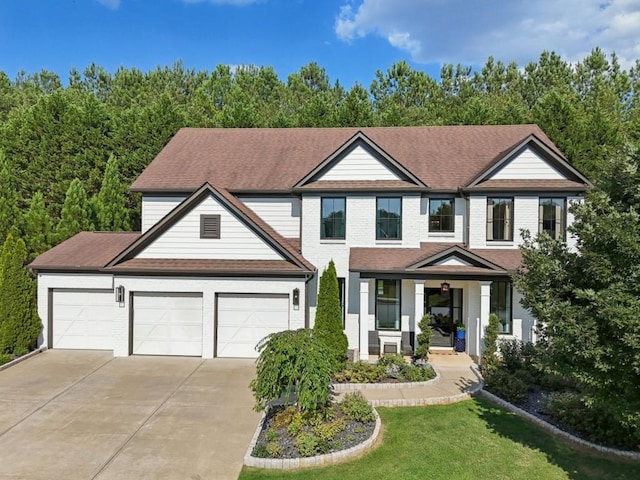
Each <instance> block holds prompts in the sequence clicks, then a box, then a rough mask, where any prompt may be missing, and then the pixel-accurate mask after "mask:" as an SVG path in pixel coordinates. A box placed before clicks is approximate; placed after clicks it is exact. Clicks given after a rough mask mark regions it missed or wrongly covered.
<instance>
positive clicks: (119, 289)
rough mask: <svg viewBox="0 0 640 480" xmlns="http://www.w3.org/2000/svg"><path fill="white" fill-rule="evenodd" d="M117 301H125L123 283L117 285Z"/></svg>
mask: <svg viewBox="0 0 640 480" xmlns="http://www.w3.org/2000/svg"><path fill="white" fill-rule="evenodd" d="M116 302H118V303H122V302H124V287H123V286H122V285H120V286H119V287H116Z"/></svg>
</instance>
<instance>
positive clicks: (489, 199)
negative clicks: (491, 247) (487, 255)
mask: <svg viewBox="0 0 640 480" xmlns="http://www.w3.org/2000/svg"><path fill="white" fill-rule="evenodd" d="M493 200H509V201H510V202H511V212H510V215H509V218H508V219H506V220H508V221H509V232H508V233H509V237H510V238H489V236H490V235H489V232H491V237H493V221H494V217H493V207H494V205H492V204H491V202H492V201H493ZM490 206H491V208H489V207H490ZM515 209H516V202H515V199H514V197H487V210H486V214H487V231H486V235H487V242H513V237H514V235H513V227H514V225H513V223H514V218H515ZM489 211H491V216H489ZM489 218H491V220H489Z"/></svg>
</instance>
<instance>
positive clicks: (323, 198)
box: [320, 197, 347, 240]
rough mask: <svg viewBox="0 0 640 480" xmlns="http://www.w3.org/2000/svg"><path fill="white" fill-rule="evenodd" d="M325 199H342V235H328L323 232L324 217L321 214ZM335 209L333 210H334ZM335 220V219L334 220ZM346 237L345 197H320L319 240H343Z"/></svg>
mask: <svg viewBox="0 0 640 480" xmlns="http://www.w3.org/2000/svg"><path fill="white" fill-rule="evenodd" d="M325 200H342V201H343V202H344V218H343V222H344V235H343V236H341V237H339V236H333V237H328V236H326V234H325V233H324V228H323V226H324V221H325V217H324V216H323V208H322V206H323V203H324V201H325ZM334 211H335V210H334ZM334 222H335V220H334ZM346 238H347V197H320V240H345V239H346Z"/></svg>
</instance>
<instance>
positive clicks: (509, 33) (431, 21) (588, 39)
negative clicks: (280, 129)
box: [0, 0, 640, 87]
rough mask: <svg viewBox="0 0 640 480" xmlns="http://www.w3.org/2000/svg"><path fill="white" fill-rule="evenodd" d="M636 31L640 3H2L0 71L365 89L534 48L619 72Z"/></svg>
mask: <svg viewBox="0 0 640 480" xmlns="http://www.w3.org/2000/svg"><path fill="white" fill-rule="evenodd" d="M638 32H640V0H609V1H607V0H597V1H591V0H562V1H557V0H537V1H536V2H531V1H523V0H2V1H1V2H0V70H2V71H4V72H5V73H7V74H8V75H9V77H10V78H14V77H15V75H16V73H17V72H18V71H20V70H24V71H26V72H27V73H31V72H35V71H39V70H41V69H48V70H52V71H54V72H56V73H58V74H59V75H60V76H61V77H62V78H63V81H66V78H67V75H68V72H69V70H70V69H71V68H72V67H76V68H77V69H78V70H80V71H82V70H83V69H84V68H85V67H86V66H87V65H88V64H90V63H91V62H95V63H96V64H98V65H101V66H103V67H104V68H105V69H107V70H108V71H112V72H113V71H114V70H115V69H117V68H118V67H119V66H124V67H137V68H139V69H141V70H143V71H147V70H149V69H153V68H155V67H156V66H158V65H161V66H164V65H171V64H172V63H173V62H174V61H176V60H182V61H183V63H184V65H185V66H186V67H189V68H195V69H196V70H211V69H213V68H215V66H216V65H218V64H229V65H242V64H254V65H270V66H272V67H274V69H275V70H276V72H277V73H278V75H279V76H280V78H281V79H283V80H286V77H287V76H288V75H289V74H290V73H292V72H295V71H298V70H299V69H300V67H301V66H303V65H305V64H307V63H309V62H312V61H315V62H317V63H318V64H320V65H321V66H322V67H324V68H325V69H326V71H327V73H328V74H329V76H330V78H331V80H332V81H335V80H340V82H341V83H342V84H343V85H345V86H347V87H348V86H351V85H352V84H353V83H354V82H356V81H358V82H360V83H361V84H363V85H364V86H366V87H368V86H369V84H370V83H371V81H372V80H373V79H374V74H375V71H376V70H378V69H379V70H386V69H387V68H389V67H390V66H391V65H392V64H393V63H394V62H397V61H400V60H407V61H408V62H409V63H410V64H411V65H412V67H414V68H418V69H421V70H424V71H426V72H427V73H429V74H431V75H434V76H437V75H438V72H439V70H440V65H442V64H443V63H459V62H460V63H462V64H464V65H472V66H478V65H482V64H484V62H485V61H486V59H487V57H488V56H489V55H493V56H494V57H495V58H496V59H500V60H503V61H505V62H509V61H512V60H513V61H516V62H517V63H518V64H519V65H521V66H522V65H525V64H526V63H528V62H529V61H532V60H536V59H537V58H538V56H539V54H540V53H541V52H542V51H543V50H554V51H556V52H557V53H559V54H561V55H562V56H563V58H564V59H566V60H568V61H577V60H580V59H582V58H584V56H585V55H586V54H588V52H589V51H590V50H591V49H592V48H593V47H594V46H600V47H602V48H603V49H604V50H605V51H607V52H611V51H615V52H616V53H617V54H618V56H619V57H620V58H621V61H622V64H623V66H624V67H626V68H628V67H630V66H631V65H632V64H633V62H635V60H636V59H638V58H640V35H639V34H638Z"/></svg>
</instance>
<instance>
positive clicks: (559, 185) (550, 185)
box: [465, 179, 586, 192]
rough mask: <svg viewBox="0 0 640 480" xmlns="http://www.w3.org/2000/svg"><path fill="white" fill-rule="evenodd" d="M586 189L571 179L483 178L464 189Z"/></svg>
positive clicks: (476, 190) (578, 190)
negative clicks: (481, 180)
mask: <svg viewBox="0 0 640 480" xmlns="http://www.w3.org/2000/svg"><path fill="white" fill-rule="evenodd" d="M585 189H586V187H585V184H584V183H580V182H574V181H572V180H559V179H558V180H485V181H484V182H481V183H479V184H477V185H475V186H473V187H468V188H465V190H466V191H474V192H479V191H507V190H519V191H540V190H545V191H546V190H556V191H563V192H567V191H577V192H584V191H585Z"/></svg>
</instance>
